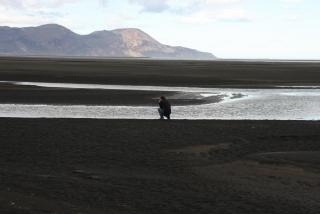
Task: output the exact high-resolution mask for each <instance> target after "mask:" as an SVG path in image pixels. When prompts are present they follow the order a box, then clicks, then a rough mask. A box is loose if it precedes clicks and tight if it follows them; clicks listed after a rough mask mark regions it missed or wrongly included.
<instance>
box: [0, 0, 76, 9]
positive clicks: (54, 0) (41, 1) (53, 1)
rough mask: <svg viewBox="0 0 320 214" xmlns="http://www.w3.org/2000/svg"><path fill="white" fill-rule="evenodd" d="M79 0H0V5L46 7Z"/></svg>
mask: <svg viewBox="0 0 320 214" xmlns="http://www.w3.org/2000/svg"><path fill="white" fill-rule="evenodd" d="M79 1H80V0H0V6H2V7H6V8H8V9H35V8H37V9H43V8H46V9H48V8H57V7H60V6H63V5H64V4H68V3H76V2H79Z"/></svg>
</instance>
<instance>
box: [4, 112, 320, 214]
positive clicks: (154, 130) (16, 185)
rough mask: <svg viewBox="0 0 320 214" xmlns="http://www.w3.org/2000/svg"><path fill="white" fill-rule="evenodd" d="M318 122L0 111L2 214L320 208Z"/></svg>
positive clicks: (243, 213)
mask: <svg viewBox="0 0 320 214" xmlns="http://www.w3.org/2000/svg"><path fill="white" fill-rule="evenodd" d="M319 131H320V122H298V121H283V122H281V121H170V122H168V121H139V120H87V119H81V120H76V119H51V120H49V119H5V118H3V119H0V137H1V138H0V139H1V142H0V148H1V150H0V152H1V155H0V212H1V213H10V214H18V213H32V214H34V213H35V214H37V213H94V214H99V213H130V214H131V213H223V214H225V213H235V214H247V213H259V214H260V213H268V214H269V213H278V214H286V213H288V214H301V213H303V214H308V213H314V214H316V213H319V210H320V143H319V142H320V132H319Z"/></svg>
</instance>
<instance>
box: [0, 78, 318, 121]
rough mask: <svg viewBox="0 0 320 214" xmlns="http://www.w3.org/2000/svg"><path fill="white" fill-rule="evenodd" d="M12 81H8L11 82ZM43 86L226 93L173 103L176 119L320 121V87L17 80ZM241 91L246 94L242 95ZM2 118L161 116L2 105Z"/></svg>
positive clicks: (134, 110) (135, 110)
mask: <svg viewBox="0 0 320 214" xmlns="http://www.w3.org/2000/svg"><path fill="white" fill-rule="evenodd" d="M7 83H8V82H7ZM15 84H17V85H36V86H40V87H62V88H87V89H97V88H99V89H105V90H108V89H118V90H153V91H177V92H179V91H180V92H191V93H199V94H200V95H202V96H203V97H208V96H214V95H217V94H219V95H224V96H225V98H224V100H223V101H222V102H219V103H212V104H204V105H193V106H190V105H189V106H173V108H172V112H173V114H172V118H173V119H193V120H197V119H228V120H244V119H247V120H320V89H318V88H308V89H306V88H304V89H281V88H280V89H218V88H191V87H190V88H188V87H160V86H158V87H154V86H120V85H92V84H64V83H25V82H24V83H17V82H16V83H15ZM239 94H241V95H242V96H239ZM0 117H23V118H39V117H40V118H101V119H102V118H109V119H157V118H158V115H157V109H156V108H154V107H147V106H146V107H136V106H84V105H69V106H67V105H22V104H0Z"/></svg>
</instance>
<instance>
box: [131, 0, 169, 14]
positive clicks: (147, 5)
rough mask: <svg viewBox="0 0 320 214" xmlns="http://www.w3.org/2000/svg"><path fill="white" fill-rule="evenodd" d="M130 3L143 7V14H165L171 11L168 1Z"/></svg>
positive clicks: (155, 0)
mask: <svg viewBox="0 0 320 214" xmlns="http://www.w3.org/2000/svg"><path fill="white" fill-rule="evenodd" d="M129 2H130V3H133V4H137V5H139V6H140V7H142V11H143V12H155V13H159V12H163V11H165V10H167V9H169V5H168V0H130V1H129Z"/></svg>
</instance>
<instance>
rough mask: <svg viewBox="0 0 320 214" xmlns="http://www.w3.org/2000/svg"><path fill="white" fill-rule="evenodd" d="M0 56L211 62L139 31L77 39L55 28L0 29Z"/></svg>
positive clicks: (100, 33)
mask: <svg viewBox="0 0 320 214" xmlns="http://www.w3.org/2000/svg"><path fill="white" fill-rule="evenodd" d="M0 54H2V55H46V56H50V55H54V56H92V57H93V56H98V57H150V58H169V59H170V58H172V59H215V56H214V55H212V54H211V53H205V52H200V51H197V50H193V49H189V48H184V47H173V46H168V45H164V44H161V43H160V42H158V41H157V40H155V39H154V38H152V37H151V36H149V35H148V34H146V33H145V32H143V31H141V30H139V29H134V28H128V29H117V30H112V31H96V32H93V33H91V34H89V35H79V34H76V33H74V32H72V31H71V30H69V29H67V28H65V27H63V26H60V25H56V24H48V25H42V26H39V27H25V28H11V27H0Z"/></svg>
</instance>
